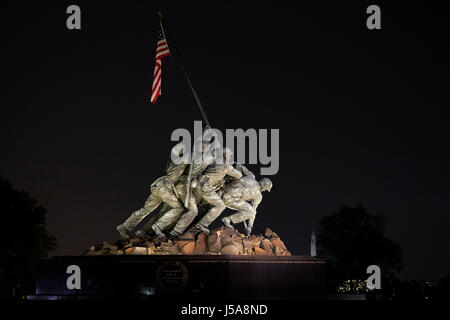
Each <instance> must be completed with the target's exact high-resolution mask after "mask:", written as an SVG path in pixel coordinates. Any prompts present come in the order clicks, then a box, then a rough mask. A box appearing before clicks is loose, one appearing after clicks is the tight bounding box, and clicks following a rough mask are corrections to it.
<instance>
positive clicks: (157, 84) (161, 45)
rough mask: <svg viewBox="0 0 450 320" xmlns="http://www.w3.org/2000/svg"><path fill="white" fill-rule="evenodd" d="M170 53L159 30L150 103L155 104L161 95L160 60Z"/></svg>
mask: <svg viewBox="0 0 450 320" xmlns="http://www.w3.org/2000/svg"><path fill="white" fill-rule="evenodd" d="M169 55H170V51H169V47H168V46H167V40H166V38H165V37H164V34H163V32H162V30H161V29H159V30H158V43H157V44H156V56H155V70H154V71H153V84H152V96H151V99H150V101H151V102H152V103H155V102H156V99H158V97H159V96H160V95H161V71H162V69H161V68H162V59H163V58H165V57H167V56H169Z"/></svg>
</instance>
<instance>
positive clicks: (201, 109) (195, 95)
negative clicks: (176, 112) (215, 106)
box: [158, 11, 211, 128]
mask: <svg viewBox="0 0 450 320" xmlns="http://www.w3.org/2000/svg"><path fill="white" fill-rule="evenodd" d="M158 14H159V23H160V26H161V31H162V33H163V35H164V37H165V38H166V34H165V31H164V29H165V30H166V31H167V35H168V36H169V38H170V42H171V44H172V47H173V49H174V50H173V51H174V53H175V57H176V59H177V61H178V64H179V65H180V67H181V70H183V74H184V77H185V78H186V81H187V83H188V85H189V88H191V91H192V95H193V96H194V99H195V101H196V102H197V106H198V108H199V109H200V113H201V114H202V117H203V120H204V121H205V123H206V125H207V126H208V127H210V128H211V125H210V124H209V121H208V117H207V116H206V113H205V110H204V109H203V105H202V103H201V102H200V98H199V97H198V94H197V92H196V91H195V89H194V87H193V86H192V82H191V79H190V78H189V75H188V73H187V71H186V67H185V66H184V64H183V61H182V60H181V56H180V53H179V51H178V48H177V46H176V45H175V41H174V39H173V36H172V33H171V32H170V29H169V27H168V26H167V23H166V21H165V20H164V18H163V16H162V14H161V12H160V11H158ZM166 39H167V38H166Z"/></svg>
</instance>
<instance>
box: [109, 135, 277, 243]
mask: <svg viewBox="0 0 450 320" xmlns="http://www.w3.org/2000/svg"><path fill="white" fill-rule="evenodd" d="M199 152H200V153H201V157H200V159H201V160H200V161H195V162H192V161H186V160H183V161H176V163H175V162H174V161H173V160H172V159H181V158H182V157H181V156H182V153H183V148H182V147H181V145H180V144H178V145H176V146H175V147H173V148H172V150H171V153H172V154H171V157H170V159H169V161H168V162H167V168H166V174H165V175H164V176H162V177H160V178H158V179H156V180H155V181H154V182H153V183H152V185H151V188H150V189H151V192H150V195H149V197H148V199H147V201H146V202H145V205H144V207H142V208H141V209H139V210H137V211H135V212H133V213H132V214H131V216H130V217H129V218H128V219H127V220H125V222H124V223H122V224H120V225H119V226H117V230H118V231H119V233H120V236H121V237H122V238H123V239H127V238H129V237H130V234H131V232H132V231H133V230H134V229H135V228H136V227H137V226H138V224H139V223H140V222H141V221H142V220H143V219H144V218H146V217H147V216H148V215H150V214H152V213H153V212H154V211H155V210H156V209H157V208H158V207H160V206H161V205H162V206H161V209H160V210H159V212H157V213H154V214H153V215H152V216H151V217H150V218H149V219H148V221H147V222H146V223H145V225H144V227H143V228H141V229H140V230H137V231H136V236H145V235H148V236H150V235H152V234H156V235H157V236H159V237H165V236H166V234H167V235H168V236H169V237H170V238H177V237H179V236H181V235H182V234H184V233H185V232H186V231H189V232H191V233H193V234H197V233H199V232H205V233H208V232H209V229H208V227H209V225H210V224H211V223H212V222H213V221H214V220H216V219H217V218H218V217H219V216H220V215H221V213H222V212H223V211H224V210H225V209H226V208H229V209H232V210H235V211H237V212H235V213H234V214H231V215H229V216H226V217H224V218H222V222H223V223H224V225H225V226H226V227H227V228H233V225H234V224H237V223H241V222H242V223H244V227H245V231H246V234H247V235H250V234H251V230H252V228H253V224H254V221H255V217H256V209H257V208H258V205H259V204H260V203H261V200H262V194H261V193H262V192H263V191H270V189H271V188H272V181H271V180H270V179H268V178H263V179H261V180H260V181H257V180H256V178H255V175H254V174H253V173H252V172H251V171H249V170H248V169H247V168H246V167H245V166H244V165H242V164H239V163H233V161H232V159H233V153H232V151H231V150H230V149H229V148H215V149H214V150H213V152H211V144H207V143H204V142H202V144H201V147H200V148H199ZM189 162H192V164H189ZM199 208H204V210H200V212H201V211H203V214H199Z"/></svg>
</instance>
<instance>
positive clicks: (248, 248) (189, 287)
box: [29, 15, 326, 300]
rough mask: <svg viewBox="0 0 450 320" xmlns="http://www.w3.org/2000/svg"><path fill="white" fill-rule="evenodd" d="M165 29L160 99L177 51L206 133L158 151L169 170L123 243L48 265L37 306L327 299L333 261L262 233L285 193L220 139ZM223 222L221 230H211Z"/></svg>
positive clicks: (120, 236)
mask: <svg viewBox="0 0 450 320" xmlns="http://www.w3.org/2000/svg"><path fill="white" fill-rule="evenodd" d="M159 27H160V29H159V35H158V36H159V38H158V43H157V54H156V61H155V71H154V72H155V73H154V78H153V81H154V82H153V90H152V96H151V101H152V103H155V102H156V99H157V98H158V96H159V95H160V94H161V91H160V90H161V83H160V81H161V60H162V58H164V57H165V56H168V55H170V54H171V51H173V52H174V53H175V56H176V58H177V60H178V62H180V66H181V69H182V70H183V72H184V75H185V77H186V80H187V82H188V85H189V86H190V89H191V90H192V93H193V95H194V98H195V100H196V103H197V105H198V107H199V109H200V111H201V114H202V117H203V120H204V122H205V123H206V128H205V130H204V131H203V134H201V135H200V136H199V137H194V143H193V147H192V146H191V145H189V146H186V145H184V144H183V143H178V144H176V145H175V146H173V147H172V149H171V150H170V151H169V152H167V151H164V150H162V151H161V150H158V152H162V153H166V152H167V154H168V160H167V164H166V169H165V171H163V172H161V176H160V177H155V180H154V181H153V182H152V183H151V184H150V188H149V195H148V198H147V200H146V201H145V203H144V205H143V207H141V208H140V209H138V210H136V211H134V212H131V213H129V214H128V216H127V213H124V215H123V222H122V223H121V224H120V225H118V226H117V239H116V240H114V241H105V242H103V243H99V244H93V245H92V246H90V247H89V248H87V250H86V251H85V252H84V253H83V254H81V255H79V256H57V257H53V258H51V259H48V260H45V261H43V262H42V263H41V264H40V265H39V266H38V269H37V272H36V293H35V295H33V296H29V299H36V300H47V299H52V300H55V299H61V300H63V299H109V298H117V297H120V298H131V299H133V298H137V299H152V298H155V297H164V296H183V297H187V296H188V297H210V296H214V297H221V296H223V297H238V298H295V297H314V296H315V295H319V294H320V293H321V292H323V290H324V287H325V281H326V279H325V269H326V264H325V261H323V260H320V259H317V258H316V257H314V256H311V255H308V256H306V255H300V256H297V255H292V254H291V252H290V251H289V250H288V248H287V247H286V245H285V244H284V242H283V241H282V240H281V238H280V237H279V235H278V234H277V233H275V232H274V231H272V230H271V229H270V228H269V227H267V228H265V229H264V230H262V231H261V232H257V233H254V232H253V226H254V222H255V219H256V218H257V216H258V215H261V214H263V215H265V216H267V215H269V216H271V217H273V219H276V216H277V213H276V212H265V211H264V208H263V207H262V205H261V204H262V203H263V197H264V201H271V199H270V194H269V193H268V192H270V191H271V190H272V189H273V190H274V191H275V190H276V186H273V185H272V181H271V180H270V179H269V178H267V177H262V178H258V177H256V175H255V174H254V173H253V172H251V171H250V170H249V169H248V168H247V167H246V166H245V165H244V164H241V163H235V162H234V161H233V159H234V155H233V152H232V150H231V149H230V148H227V147H223V146H222V145H221V144H220V142H219V141H218V140H219V139H215V138H217V136H215V135H214V131H213V130H211V129H210V128H211V126H210V123H209V121H208V118H207V117H206V114H205V112H204V109H203V107H202V105H201V103H200V100H199V98H198V95H197V94H196V92H195V90H194V89H193V87H192V84H191V81H190V79H189V77H188V75H187V72H186V69H185V67H184V65H183V64H182V63H181V59H179V52H178V50H177V49H176V47H175V45H174V41H173V38H172V36H171V34H170V31H169V29H168V27H167V24H166V23H165V21H164V19H163V18H162V16H161V15H160V25H159ZM166 36H168V37H169V40H171V41H170V42H169V43H168V41H167V40H166ZM170 43H171V45H169V44H170ZM169 47H170V49H169ZM191 151H192V152H191ZM275 192H276V191H275ZM263 195H264V196H263ZM280 210H281V209H280ZM214 221H216V223H215V224H216V225H217V224H218V223H217V222H219V225H220V226H219V227H218V228H214V229H213V228H211V227H210V226H211V224H212V223H213V222H214ZM238 229H240V230H243V231H242V233H241V232H240V231H239V230H238ZM277 231H278V232H280V231H279V230H277ZM81 251H82V250H80V252H81Z"/></svg>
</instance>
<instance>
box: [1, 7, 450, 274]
mask: <svg viewBox="0 0 450 320" xmlns="http://www.w3.org/2000/svg"><path fill="white" fill-rule="evenodd" d="M335 2H336V1H329V2H320V3H317V1H300V4H297V5H296V6H295V7H294V6H291V7H288V6H283V7H280V6H279V7H276V6H275V5H274V4H266V5H262V4H261V2H254V3H253V4H252V5H248V6H247V7H242V6H241V5H238V4H237V3H236V4H227V5H225V4H221V5H219V4H216V5H211V4H209V5H208V4H206V2H205V3H202V4H201V3H200V2H197V1H195V2H194V4H191V5H190V6H180V5H175V4H174V5H171V6H168V7H161V6H159V7H158V6H156V5H152V4H149V3H150V2H136V3H131V2H129V1H127V2H121V4H111V3H110V2H104V3H96V4H93V3H91V2H81V1H71V2H67V1H63V2H61V3H60V4H58V5H56V6H55V5H54V4H53V5H50V4H46V3H45V2H41V1H39V2H38V3H36V2H34V4H33V5H27V4H25V3H20V4H17V5H11V4H10V5H4V6H6V7H4V8H3V10H2V13H3V14H2V17H1V21H2V27H1V39H2V40H1V41H2V46H1V48H2V49H1V50H2V52H3V54H4V55H3V58H2V77H3V85H2V95H1V126H0V143H1V147H2V148H1V157H0V176H3V177H5V178H7V179H9V180H10V181H11V182H12V183H13V185H14V187H16V188H18V189H22V190H26V191H29V192H30V193H31V194H32V195H33V196H34V197H35V198H37V199H38V200H39V203H40V204H42V205H43V206H44V207H45V208H47V209H48V213H47V224H48V229H49V231H50V232H51V233H52V234H54V235H55V236H56V237H57V239H58V243H59V247H58V249H57V250H56V252H55V253H54V254H57V255H70V254H81V253H82V252H83V251H84V250H85V249H87V248H88V247H89V245H91V244H93V243H98V242H102V241H107V240H114V239H117V238H118V234H117V233H116V230H115V227H116V225H118V224H119V223H121V222H122V221H123V220H124V219H126V218H127V217H128V216H129V214H130V213H131V212H132V211H134V210H136V209H138V208H140V207H141V206H142V205H143V204H144V202H145V200H146V198H147V196H148V193H149V187H150V184H151V183H152V182H153V181H154V180H155V179H156V178H157V177H159V176H161V175H163V173H164V168H165V162H166V160H167V157H168V155H169V150H170V147H171V146H172V145H173V144H174V143H172V142H171V141H170V135H171V132H172V131H173V130H174V129H176V128H187V129H189V130H192V129H193V121H194V120H201V115H200V112H199V111H198V108H197V106H196V104H195V101H194V99H193V98H192V95H191V93H190V91H189V88H188V86H187V84H186V82H185V80H184V78H183V74H182V72H181V70H180V68H179V67H178V65H177V64H176V60H175V59H173V58H171V57H169V58H166V59H164V60H163V82H162V96H161V97H160V98H159V99H158V101H157V103H156V105H152V104H151V103H150V101H149V100H150V90H151V83H152V73H153V67H154V56H155V46H156V36H157V29H158V19H157V11H158V10H161V11H162V12H163V14H164V15H165V16H166V18H167V22H168V24H169V26H170V28H171V31H172V33H173V35H174V37H175V40H176V42H177V43H176V44H177V47H178V48H179V49H180V52H181V55H182V58H183V60H184V61H185V63H186V66H187V68H188V71H189V73H190V76H191V78H192V81H193V83H194V86H195V88H196V90H197V92H198V93H199V95H200V98H201V100H202V102H203V105H204V107H205V109H206V112H207V114H208V117H209V120H210V121H211V123H212V125H213V126H214V127H216V128H219V129H222V130H225V129H226V128H244V129H247V128H256V129H258V128H267V129H270V128H279V129H280V170H279V173H278V174H277V175H276V176H273V177H270V178H271V179H272V180H273V182H274V187H273V189H272V192H271V193H265V194H264V199H263V202H262V204H261V206H260V208H259V210H258V216H257V219H256V222H255V228H254V230H255V231H261V230H263V229H264V227H266V226H268V227H270V228H271V229H272V230H274V231H275V232H277V233H278V235H280V237H281V238H282V239H283V240H284V241H285V243H286V245H287V246H288V249H290V250H291V251H292V252H293V253H294V254H309V237H310V234H311V231H312V230H314V229H316V228H317V223H318V221H319V219H320V217H321V216H322V215H324V214H331V213H332V212H333V211H335V210H337V209H338V208H339V207H340V206H341V205H356V204H362V205H364V206H365V207H367V208H368V209H369V210H370V211H371V212H374V213H382V214H384V215H386V216H387V234H388V236H389V237H390V238H391V239H392V240H394V241H397V242H398V243H399V244H400V245H401V247H402V249H403V251H404V264H405V269H404V271H403V272H402V273H401V277H402V278H403V279H408V278H415V279H420V278H426V279H427V278H428V279H433V278H439V277H442V276H444V275H445V274H447V273H449V272H450V255H449V252H450V250H449V242H450V241H449V240H450V235H449V234H450V232H449V222H450V199H449V192H450V179H449V177H450V169H449V163H450V150H449V136H450V134H449V133H450V129H449V126H448V116H449V112H448V108H449V105H450V103H449V57H450V52H449V39H450V37H449V34H448V32H447V30H450V28H449V19H448V11H445V10H444V9H443V8H440V7H439V6H438V5H437V4H434V5H433V4H429V2H427V6H426V7H425V2H423V3H422V5H417V4H413V3H411V2H397V1H396V4H392V3H383V2H379V1H376V2H361V3H360V4H356V2H351V4H345V5H343V4H342V3H340V2H339V3H335ZM152 3H156V1H155V2H152ZM190 3H192V1H191V2H190ZM227 3H228V2H227ZM274 3H275V2H274ZM436 3H437V2H436ZM70 4H77V5H79V6H80V7H81V13H82V29H81V30H80V31H71V30H68V29H67V28H66V18H67V16H68V15H67V14H66V8H67V6H68V5H70ZM370 4H378V5H379V6H380V7H381V12H382V29H381V30H375V31H370V30H368V29H367V28H366V18H367V16H368V15H367V14H366V8H367V6H368V5H370ZM252 168H253V169H256V168H257V167H254V166H253V167H252ZM258 173H259V171H258ZM227 212H230V211H227ZM2 227H5V226H2ZM6 227H7V226H6ZM17 232H20V230H17Z"/></svg>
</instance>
